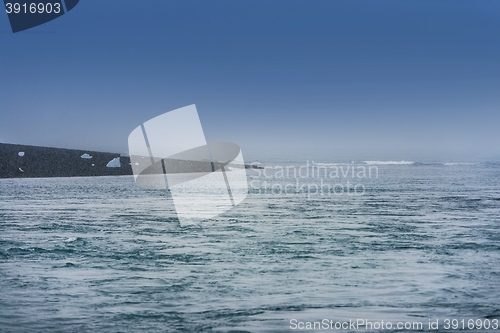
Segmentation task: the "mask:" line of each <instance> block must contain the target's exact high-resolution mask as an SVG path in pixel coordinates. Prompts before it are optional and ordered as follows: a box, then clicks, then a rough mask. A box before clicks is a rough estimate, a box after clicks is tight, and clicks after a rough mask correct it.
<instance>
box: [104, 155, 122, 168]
mask: <svg viewBox="0 0 500 333" xmlns="http://www.w3.org/2000/svg"><path fill="white" fill-rule="evenodd" d="M106 166H107V167H108V168H119V167H121V164H120V158H119V157H115V158H113V159H112V160H111V161H109V162H108V164H106Z"/></svg>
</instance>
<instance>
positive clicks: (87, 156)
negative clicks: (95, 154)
mask: <svg viewBox="0 0 500 333" xmlns="http://www.w3.org/2000/svg"><path fill="white" fill-rule="evenodd" d="M80 158H92V156H90V155H89V154H87V153H85V154H83V155H82V156H80Z"/></svg>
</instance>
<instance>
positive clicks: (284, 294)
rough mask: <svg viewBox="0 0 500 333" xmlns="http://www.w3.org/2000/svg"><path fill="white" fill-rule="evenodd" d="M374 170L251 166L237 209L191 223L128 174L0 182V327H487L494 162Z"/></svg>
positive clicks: (498, 216) (497, 173)
mask: <svg viewBox="0 0 500 333" xmlns="http://www.w3.org/2000/svg"><path fill="white" fill-rule="evenodd" d="M292 164H293V163H292ZM299 165H300V164H295V167H298V166H299ZM346 165H349V164H346ZM366 165H367V164H366ZM374 165H377V168H378V176H377V177H372V178H358V177H355V178H352V179H348V178H345V177H344V178H342V177H341V178H340V179H331V178H330V179H322V178H321V177H311V176H310V175H309V177H306V178H301V179H299V181H300V184H306V185H307V186H309V187H302V188H301V190H300V191H299V192H298V193H297V192H294V191H288V192H287V193H283V191H281V192H280V191H279V189H280V186H281V188H283V187H284V186H285V185H287V184H295V183H296V180H297V179H296V177H292V176H290V175H288V177H281V176H280V175H276V172H275V171H276V170H278V169H279V166H277V165H275V166H274V169H270V170H268V171H269V172H268V173H267V176H269V177H266V176H265V175H263V174H260V175H259V173H261V172H259V171H255V170H254V171H249V174H248V175H249V183H250V184H252V185H251V188H250V194H249V196H248V197H247V199H246V200H245V201H244V202H243V203H242V204H241V205H239V206H238V207H236V208H234V209H233V210H231V211H229V212H226V213H225V214H223V215H221V216H219V217H217V218H215V219H211V220H207V221H204V222H202V223H200V224H195V225H189V226H182V225H179V223H178V222H177V221H176V218H175V214H174V212H173V211H172V210H169V208H168V207H169V206H168V205H165V200H166V194H165V193H162V192H154V191H144V190H141V189H139V188H137V187H136V186H135V184H134V182H133V178H132V177H128V176H122V177H94V178H92V177H90V178H50V179H3V180H0V290H1V292H0V332H291V331H297V330H293V329H292V328H291V326H290V320H292V319H296V320H298V321H304V322H305V321H318V320H322V319H331V320H333V321H345V320H349V319H359V318H362V319H367V320H372V321H381V320H384V321H386V322H387V321H392V322H394V323H396V322H398V321H402V322H406V321H411V322H415V321H421V322H423V323H427V322H428V320H429V319H432V320H435V319H439V320H440V321H441V323H443V320H445V319H446V318H456V319H462V318H465V319H469V318H473V319H482V320H485V319H488V320H490V321H491V320H495V319H499V318H500V164H495V163H477V164H473V163H471V164H447V165H445V164H419V163H412V164H388V165H383V164H376V163H375V164H374ZM272 170H274V171H272ZM321 180H323V182H324V183H325V182H327V183H328V182H329V183H331V184H335V183H337V184H339V183H340V184H344V183H345V182H346V181H348V180H351V181H352V182H353V183H358V184H362V185H363V188H364V191H363V193H362V194H361V195H349V194H346V193H342V194H331V193H326V194H325V193H323V194H322V195H320V194H319V193H317V192H313V190H314V189H315V187H314V186H312V184H320V183H321ZM264 181H267V185H266V186H268V188H264V187H265V186H264V185H263V184H264ZM273 186H274V188H273ZM289 188H290V189H291V188H292V187H289ZM424 330H425V329H424ZM346 331H350V330H346ZM374 331H376V330H374ZM384 331H387V332H389V331H397V330H384ZM435 331H437V330H435ZM440 331H446V330H444V328H443V327H441V328H440Z"/></svg>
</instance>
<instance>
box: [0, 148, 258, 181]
mask: <svg viewBox="0 0 500 333" xmlns="http://www.w3.org/2000/svg"><path fill="white" fill-rule="evenodd" d="M118 162H119V163H118ZM245 168H246V169H250V168H261V167H258V166H254V165H245ZM132 174H133V173H132V167H131V165H130V157H128V156H121V155H120V154H117V153H104V152H97V151H91V150H80V149H65V148H51V147H39V146H27V145H17V144H9V143H0V178H47V177H95V176H125V175H132Z"/></svg>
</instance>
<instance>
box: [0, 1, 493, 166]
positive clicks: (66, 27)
mask: <svg viewBox="0 0 500 333" xmlns="http://www.w3.org/2000/svg"><path fill="white" fill-rule="evenodd" d="M499 15H500V2H498V1H480V2H478V1H458V0H456V1H435V0H433V1H426V0H419V1H353V0H349V1H331V0H326V1H305V0H304V1H293V0H287V1H234V0H228V1H186V0H182V1H162V0H148V1H130V0H120V1H111V0H83V1H80V3H79V5H78V6H77V7H75V9H74V10H72V11H71V12H69V13H68V14H67V15H64V16H62V17H60V18H58V19H56V20H54V21H52V22H49V23H47V24H44V25H42V26H39V27H36V28H33V29H30V30H27V31H24V32H19V33H16V34H13V33H12V32H11V31H10V26H9V24H8V19H7V15H5V14H4V15H0V39H1V48H0V84H1V86H0V87H1V89H0V142H8V143H21V144H32V145H45V146H55V147H66V148H80V149H91V150H101V151H114V152H121V151H124V150H126V149H127V137H128V134H129V133H130V132H131V131H132V130H133V129H134V128H135V127H136V126H138V125H139V124H141V123H142V122H144V121H146V120H148V119H150V118H152V117H155V116H157V115H159V114H161V113H164V112H166V111H169V110H172V109H175V108H179V107H182V106H186V105H189V104H196V105H197V108H198V112H199V114H200V118H201V120H202V123H203V126H204V130H205V135H206V137H207V139H208V141H231V142H235V143H238V144H239V145H240V146H241V147H242V149H243V152H244V153H245V154H246V155H247V156H250V157H251V158H253V159H259V158H264V157H269V156H293V155H296V156H302V157H304V158H312V157H314V158H316V160H318V159H323V160H335V159H337V158H341V157H349V158H350V157H351V156H353V157H357V156H359V158H361V159H362V158H381V159H385V158H390V159H416V158H418V157H419V156H422V158H428V159H432V158H435V157H436V158H437V157H439V158H448V157H449V158H450V159H476V158H500V148H499V147H500V131H499V130H498V126H499V124H500V93H499V91H500V33H499V32H500V20H499V19H498V18H499Z"/></svg>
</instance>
